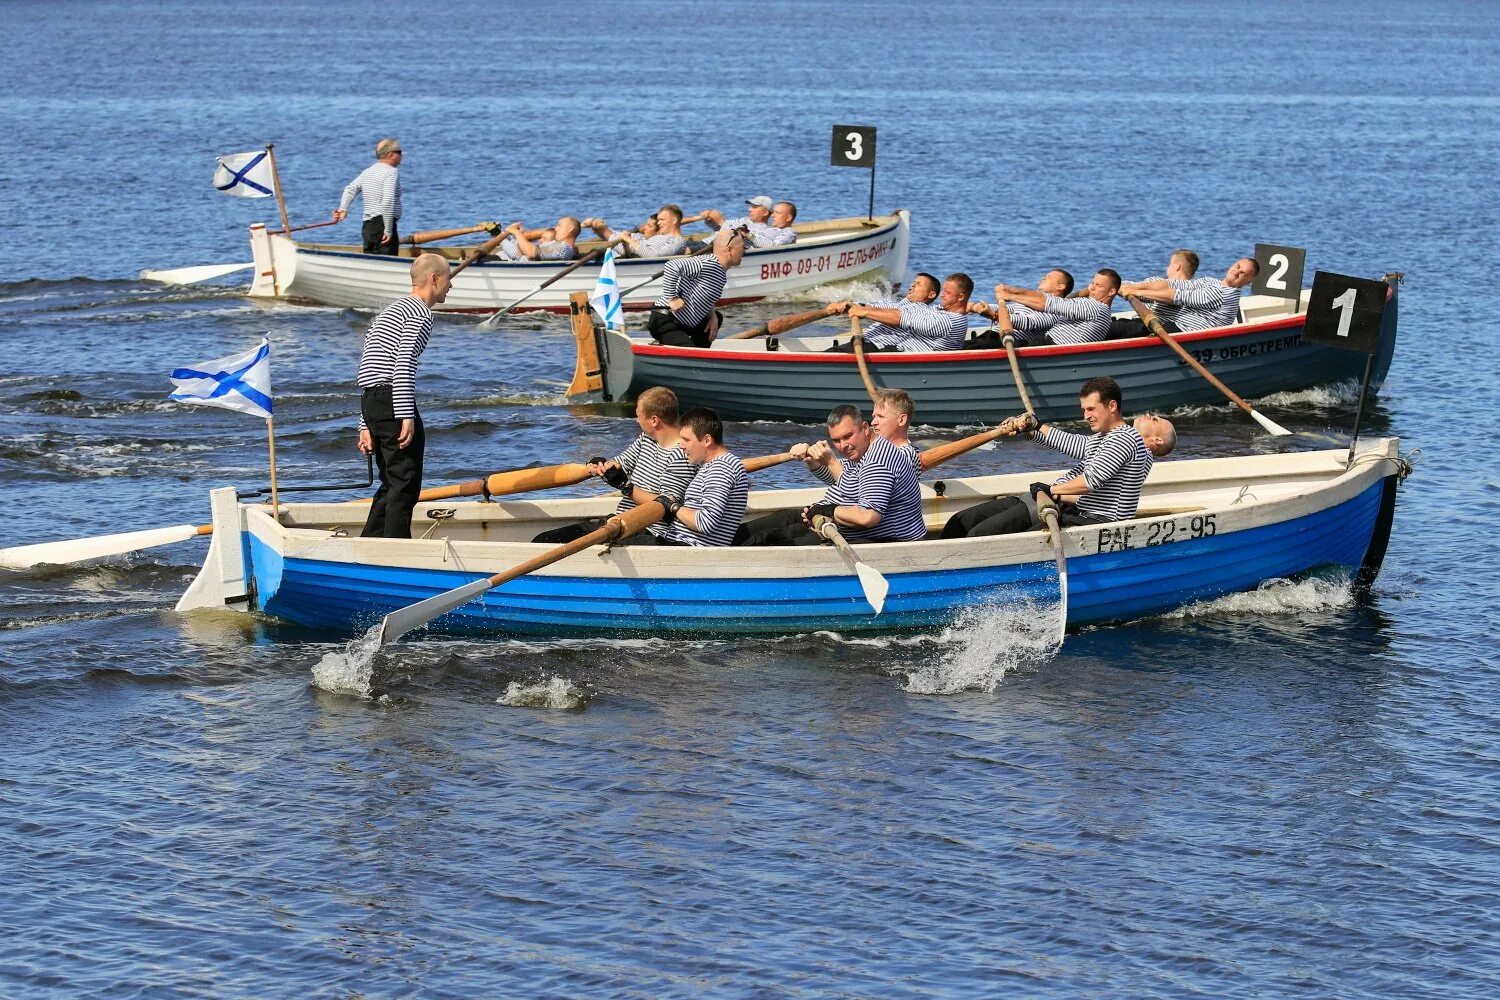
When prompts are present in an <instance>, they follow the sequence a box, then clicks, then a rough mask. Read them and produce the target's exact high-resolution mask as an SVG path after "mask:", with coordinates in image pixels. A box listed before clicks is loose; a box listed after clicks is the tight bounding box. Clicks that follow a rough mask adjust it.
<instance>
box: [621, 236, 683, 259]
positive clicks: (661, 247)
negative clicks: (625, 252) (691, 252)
mask: <svg viewBox="0 0 1500 1000" xmlns="http://www.w3.org/2000/svg"><path fill="white" fill-rule="evenodd" d="M687 245H688V244H687V237H685V236H673V235H671V234H670V233H658V234H657V235H656V236H652V237H650V238H649V239H644V240H636V241H635V245H633V246H632V245H631V244H629V243H627V244H625V246H626V248H628V249H629V250H630V255H631V256H632V257H675V256H677V255H678V254H680V253H684V252H686V251H687Z"/></svg>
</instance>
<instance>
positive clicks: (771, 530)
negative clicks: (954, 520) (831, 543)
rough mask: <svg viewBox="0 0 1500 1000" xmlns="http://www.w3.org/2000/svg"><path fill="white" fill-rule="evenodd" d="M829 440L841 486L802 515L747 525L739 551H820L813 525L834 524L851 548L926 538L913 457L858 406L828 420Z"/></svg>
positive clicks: (789, 513)
mask: <svg viewBox="0 0 1500 1000" xmlns="http://www.w3.org/2000/svg"><path fill="white" fill-rule="evenodd" d="M828 439H829V440H830V441H832V442H833V446H834V448H835V449H836V450H837V451H838V453H839V456H840V458H841V459H842V460H843V470H842V471H841V473H840V474H839V477H838V482H836V483H834V484H833V485H832V486H830V487H829V488H828V491H827V492H826V493H824V494H823V499H822V500H821V501H819V502H818V503H815V504H813V505H811V506H809V507H805V508H803V509H802V510H801V511H798V510H796V509H792V510H782V511H777V512H776V513H774V514H768V515H766V516H765V517H761V518H757V519H756V520H754V521H749V522H747V523H746V524H745V525H744V526H743V527H742V528H741V530H740V531H739V532H736V534H735V539H734V543H735V544H736V545H818V544H820V543H821V542H822V541H823V538H822V536H820V535H818V534H816V533H815V532H814V531H813V529H812V519H813V518H815V517H818V516H820V515H821V516H824V517H828V518H832V519H833V522H834V523H835V524H836V525H838V527H839V531H840V533H841V534H843V536H844V537H845V538H846V539H848V540H849V541H851V542H909V541H917V540H919V539H922V538H926V537H927V527H926V525H925V524H924V523H923V520H922V489H921V485H920V484H919V482H918V480H917V467H916V465H915V464H914V463H913V462H912V460H911V457H910V455H908V454H907V453H905V452H903V451H901V450H900V449H898V448H897V447H896V446H895V445H894V444H892V443H891V442H889V441H887V440H886V439H885V438H883V437H881V436H880V435H878V434H876V433H875V432H874V431H873V430H871V428H870V423H869V421H867V420H865V419H864V414H862V413H861V412H860V410H859V408H858V407H857V406H849V405H844V406H836V407H834V409H833V411H832V412H831V413H829V414H828Z"/></svg>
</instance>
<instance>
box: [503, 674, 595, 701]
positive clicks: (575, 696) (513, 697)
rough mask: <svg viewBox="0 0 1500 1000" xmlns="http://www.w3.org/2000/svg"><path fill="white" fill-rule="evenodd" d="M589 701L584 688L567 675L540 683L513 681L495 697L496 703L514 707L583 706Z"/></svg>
mask: <svg viewBox="0 0 1500 1000" xmlns="http://www.w3.org/2000/svg"><path fill="white" fill-rule="evenodd" d="M587 701H588V697H587V695H586V694H585V693H584V692H583V690H582V689H581V688H579V687H578V686H577V685H575V684H574V683H573V682H572V681H570V680H568V679H567V678H565V677H551V678H548V679H547V680H545V681H542V682H541V683H540V684H522V683H520V682H519V681H511V682H510V684H508V685H507V686H506V688H505V693H504V694H502V695H501V696H500V697H498V698H496V699H495V703H496V704H499V705H509V706H510V707H512V708H568V709H571V708H582V707H583V706H584V704H585V703H587Z"/></svg>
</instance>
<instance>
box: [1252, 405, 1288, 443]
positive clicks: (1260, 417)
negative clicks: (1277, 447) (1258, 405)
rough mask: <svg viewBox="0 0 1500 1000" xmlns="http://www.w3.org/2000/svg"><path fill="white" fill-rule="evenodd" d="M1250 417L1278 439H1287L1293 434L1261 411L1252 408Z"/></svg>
mask: <svg viewBox="0 0 1500 1000" xmlns="http://www.w3.org/2000/svg"><path fill="white" fill-rule="evenodd" d="M1250 416H1251V417H1252V418H1254V420H1255V422H1256V423H1258V424H1260V425H1261V426H1262V427H1264V428H1265V429H1266V430H1267V431H1269V432H1270V433H1272V434H1274V435H1276V436H1277V437H1286V436H1287V435H1289V434H1291V433H1292V432H1291V431H1289V430H1287V429H1286V428H1285V427H1283V426H1281V425H1280V424H1278V423H1277V422H1276V421H1274V420H1272V419H1271V418H1270V417H1268V416H1266V415H1265V414H1264V413H1262V412H1260V411H1259V410H1256V409H1253V408H1252V409H1251V410H1250Z"/></svg>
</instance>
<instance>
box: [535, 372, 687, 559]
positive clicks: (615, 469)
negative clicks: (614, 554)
mask: <svg viewBox="0 0 1500 1000" xmlns="http://www.w3.org/2000/svg"><path fill="white" fill-rule="evenodd" d="M635 422H636V425H637V426H639V427H640V429H641V435H640V437H638V438H636V439H635V440H634V441H632V442H631V444H630V447H629V448H626V449H625V450H624V451H622V452H620V454H618V455H616V456H615V457H614V458H607V459H606V458H591V459H589V473H590V475H594V476H598V477H599V478H600V479H602V480H604V481H605V482H606V483H607V484H609V485H610V486H612V487H614V488H615V489H617V490H619V491H620V502H619V504H618V505H617V506H616V507H615V511H614V512H615V513H616V514H623V513H625V512H626V511H627V510H633V509H635V508H636V507H638V506H639V505H640V504H642V503H645V502H647V501H649V500H651V499H652V498H653V497H655V496H656V495H657V494H667V495H670V496H674V497H680V496H682V495H683V494H684V493H686V492H687V486H688V483H689V482H690V481H691V480H692V478H693V468H692V466H691V465H689V464H688V460H687V456H686V455H685V454H684V453H683V451H682V438H681V424H680V420H679V417H678V412H677V394H676V393H675V392H673V391H672V390H671V389H667V388H664V387H662V386H654V387H653V388H650V389H647V390H646V391H645V392H643V393H641V394H640V396H639V397H638V398H637V399H636V401H635ZM606 520H608V519H607V518H602V517H601V518H595V519H592V520H588V521H581V522H579V523H577V524H570V525H566V526H564V527H561V528H554V529H552V530H551V531H544V532H542V533H541V534H539V535H537V536H536V537H535V538H533V539H532V541H533V542H546V543H548V544H549V545H562V544H564V543H566V542H571V541H573V540H574V539H575V538H582V537H583V536H584V535H587V534H588V533H589V532H591V531H597V530H598V529H599V528H602V527H603V526H604V522H605V521H606ZM669 528H670V525H668V524H666V523H664V522H657V523H656V524H653V525H652V526H651V527H650V528H647V529H646V530H647V531H648V532H650V533H651V534H652V535H656V536H661V535H663V534H664V533H665V532H666V531H667V530H668V529H669Z"/></svg>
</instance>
